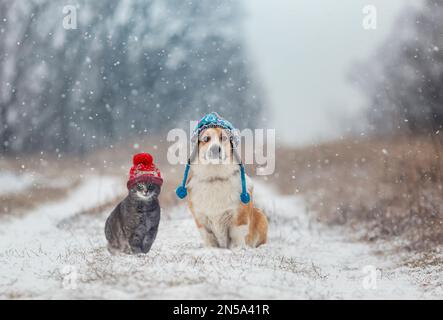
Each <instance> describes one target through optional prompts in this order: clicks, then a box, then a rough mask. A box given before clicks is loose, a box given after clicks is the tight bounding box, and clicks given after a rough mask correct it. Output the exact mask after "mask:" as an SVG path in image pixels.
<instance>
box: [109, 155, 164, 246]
mask: <svg viewBox="0 0 443 320" xmlns="http://www.w3.org/2000/svg"><path fill="white" fill-rule="evenodd" d="M140 155H145V156H140ZM146 155H148V154H139V155H136V156H134V166H133V167H132V168H131V172H130V179H129V181H128V184H127V186H128V190H129V194H128V196H127V197H126V198H125V199H124V200H123V201H122V202H120V203H119V204H118V205H117V207H116V208H115V209H114V211H112V213H111V215H110V216H109V217H108V219H107V220H106V225H105V236H106V239H107V240H108V249H109V251H110V252H111V253H116V252H124V253H128V254H131V253H132V254H137V253H147V252H149V250H150V249H151V246H152V244H153V243H154V240H155V238H156V236H157V230H158V225H159V222H160V204H159V201H158V196H159V195H160V191H161V184H162V182H163V180H162V178H161V176H160V171H158V169H157V168H155V166H154V165H153V163H152V157H150V158H149V157H147V156H146ZM149 156H150V155H149ZM146 158H147V160H146Z"/></svg>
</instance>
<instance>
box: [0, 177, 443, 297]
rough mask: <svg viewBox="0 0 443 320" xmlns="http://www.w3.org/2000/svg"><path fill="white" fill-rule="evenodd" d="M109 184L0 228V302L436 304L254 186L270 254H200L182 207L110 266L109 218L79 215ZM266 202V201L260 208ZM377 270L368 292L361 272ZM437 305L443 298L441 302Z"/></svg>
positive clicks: (365, 250)
mask: <svg viewBox="0 0 443 320" xmlns="http://www.w3.org/2000/svg"><path fill="white" fill-rule="evenodd" d="M121 191H122V190H121V186H119V184H118V181H117V180H116V179H114V178H111V177H102V178H98V177H90V178H88V179H85V182H84V183H83V184H82V185H80V186H79V187H78V188H77V189H76V190H75V191H73V192H72V193H71V194H70V195H69V196H68V198H67V199H65V201H62V202H58V203H54V204H51V205H45V206H42V207H41V208H39V209H38V210H35V212H32V213H30V214H28V215H26V216H25V217H24V218H21V219H18V218H17V219H11V220H6V219H4V220H0V298H3V299H4V298H63V299H65V298H117V299H129V298H143V299H163V298H168V299H174V298H182V299H193V298H195V299H199V298H202V299H224V298H225V299H227V298H234V299H236V298H245V299H252V298H256V299H277V298H282V299H307V298H308V299H309V298H314V299H315V298H319V299H336V298H338V299H341V298H351V299H359V298H375V299H383V298H425V297H426V298H439V296H438V295H437V293H441V292H437V293H436V291H435V290H434V291H433V293H426V294H425V292H424V291H423V290H422V289H421V287H420V286H419V285H418V284H416V283H414V279H415V278H416V277H412V276H411V275H410V272H409V271H408V270H407V269H404V268H402V269H397V268H395V267H394V265H393V264H389V263H387V262H384V261H383V260H382V258H377V257H375V256H373V255H372V254H370V248H369V246H367V245H366V244H362V243H351V242H348V241H347V240H346V239H345V238H343V237H342V236H341V235H340V234H339V231H336V230H326V228H325V227H320V226H317V225H316V224H311V226H310V224H309V223H308V218H307V215H306V213H305V209H304V207H303V202H302V201H301V200H300V199H298V198H294V197H283V196H279V195H277V194H275V193H274V194H272V196H270V194H271V193H273V190H271V189H269V188H265V187H263V186H256V197H255V198H256V199H264V200H265V201H262V203H260V206H261V207H263V208H264V209H265V210H266V212H267V214H268V216H269V217H270V237H269V244H267V245H265V246H262V247H260V248H258V249H241V250H235V251H229V250H222V249H208V248H203V247H202V245H201V242H200V238H199V235H198V234H197V231H196V229H195V227H194V224H193V221H192V220H191V219H190V218H189V216H188V214H187V213H186V212H185V209H184V208H183V207H184V206H183V207H180V208H175V209H173V210H164V211H163V216H162V221H161V224H160V230H159V234H158V238H157V240H156V242H155V243H154V246H153V248H152V250H151V252H150V253H149V254H148V255H139V256H125V255H118V256H111V255H110V254H109V253H108V252H107V250H106V248H105V245H106V243H105V239H104V235H103V226H104V221H105V219H106V216H107V214H108V212H104V213H103V214H96V215H91V214H89V215H87V214H83V215H82V214H77V213H79V212H81V210H84V209H87V208H92V207H94V206H96V205H97V204H99V203H103V201H105V200H106V199H109V198H111V197H113V196H115V195H117V194H119V193H121ZM266 196H267V198H266ZM367 265H373V266H375V267H377V268H379V269H381V270H382V272H381V278H380V277H378V279H377V284H376V285H377V288H376V289H374V290H370V289H365V288H364V286H363V278H364V276H365V274H364V273H363V271H362V268H363V267H364V266H367ZM440 298H441V296H440Z"/></svg>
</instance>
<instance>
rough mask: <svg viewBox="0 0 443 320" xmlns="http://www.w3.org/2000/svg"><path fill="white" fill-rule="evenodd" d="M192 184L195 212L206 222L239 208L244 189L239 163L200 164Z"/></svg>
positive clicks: (190, 184) (234, 211)
mask: <svg viewBox="0 0 443 320" xmlns="http://www.w3.org/2000/svg"><path fill="white" fill-rule="evenodd" d="M189 187H190V189H191V194H190V200H191V202H192V206H193V209H194V212H195V214H196V215H197V217H198V218H199V219H200V220H201V222H202V223H204V224H206V223H205V222H206V221H205V220H209V222H213V220H217V221H220V220H223V219H230V218H232V215H235V213H236V212H237V211H238V208H239V206H240V198H239V195H240V192H241V180H240V176H239V170H238V166H235V165H234V166H232V165H220V166H198V165H197V166H196V167H195V169H194V170H193V176H192V180H191V181H190V183H189ZM224 216H226V217H224Z"/></svg>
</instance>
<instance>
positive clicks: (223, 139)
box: [221, 134, 228, 142]
mask: <svg viewBox="0 0 443 320" xmlns="http://www.w3.org/2000/svg"><path fill="white" fill-rule="evenodd" d="M227 140H228V136H226V135H224V134H222V135H221V141H223V142H225V141H227Z"/></svg>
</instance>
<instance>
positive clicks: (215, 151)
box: [209, 145, 221, 158]
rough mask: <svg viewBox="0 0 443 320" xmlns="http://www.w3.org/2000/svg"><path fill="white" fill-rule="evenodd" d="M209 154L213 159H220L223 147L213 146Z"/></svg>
mask: <svg viewBox="0 0 443 320" xmlns="http://www.w3.org/2000/svg"><path fill="white" fill-rule="evenodd" d="M209 153H210V154H211V156H212V158H218V157H219V156H220V153H221V147H220V146H219V145H213V146H212V147H211V148H210V149H209Z"/></svg>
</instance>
